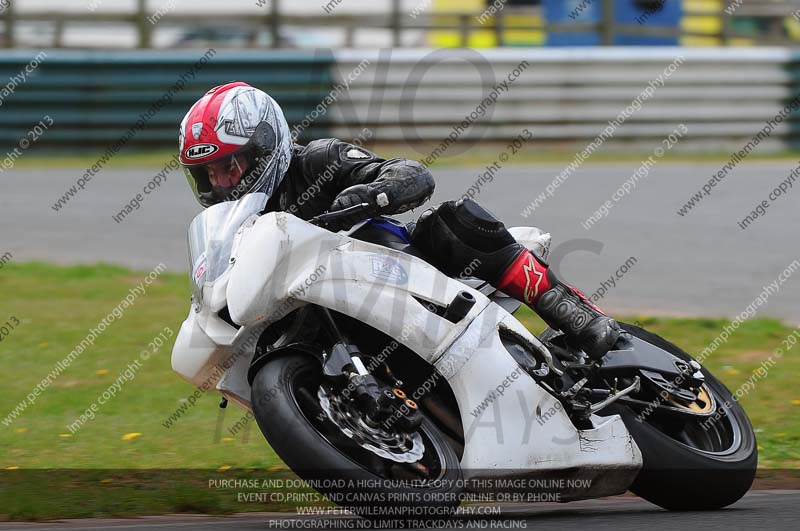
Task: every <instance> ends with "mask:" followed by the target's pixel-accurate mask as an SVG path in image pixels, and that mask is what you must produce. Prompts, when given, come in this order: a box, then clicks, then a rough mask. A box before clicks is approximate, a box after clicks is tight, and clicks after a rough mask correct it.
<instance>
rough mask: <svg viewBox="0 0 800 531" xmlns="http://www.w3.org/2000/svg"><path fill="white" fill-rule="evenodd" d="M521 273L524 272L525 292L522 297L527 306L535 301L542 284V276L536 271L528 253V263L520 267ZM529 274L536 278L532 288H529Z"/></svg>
mask: <svg viewBox="0 0 800 531" xmlns="http://www.w3.org/2000/svg"><path fill="white" fill-rule="evenodd" d="M522 271H524V272H525V291H524V293H523V296H524V297H525V302H526V303H527V304H532V303H533V301H535V300H536V298H537V297H538V296H539V285H540V284H541V283H542V279H543V278H544V274H543V273H541V272H540V271H539V270H538V269H536V263H535V262H534V261H533V255H532V254H530V253H529V254H528V263H527V264H525V265H523V266H522ZM531 272H533V274H534V275H535V276H536V279H535V280H536V282H535V283H534V284H533V288H531V280H532V279H531Z"/></svg>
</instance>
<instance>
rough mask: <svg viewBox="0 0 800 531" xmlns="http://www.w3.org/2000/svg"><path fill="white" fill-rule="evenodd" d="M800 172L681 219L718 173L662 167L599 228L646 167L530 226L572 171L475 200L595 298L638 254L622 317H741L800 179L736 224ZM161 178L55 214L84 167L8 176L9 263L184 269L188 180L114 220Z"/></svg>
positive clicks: (769, 166)
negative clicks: (541, 232)
mask: <svg viewBox="0 0 800 531" xmlns="http://www.w3.org/2000/svg"><path fill="white" fill-rule="evenodd" d="M165 162H166V161H165ZM796 165H797V162H796V161H793V160H788V159H787V160H783V161H769V162H765V161H748V162H744V163H742V164H741V165H740V166H738V167H737V168H736V169H735V170H734V171H732V172H731V173H730V174H729V175H728V177H727V178H726V179H725V180H724V181H722V182H721V183H719V184H717V185H716V187H715V188H714V189H713V192H712V194H711V195H710V196H709V197H706V198H704V199H703V200H702V201H701V202H700V203H698V204H697V206H696V207H695V208H694V209H693V210H692V211H691V212H690V213H689V214H688V215H686V216H683V217H681V216H679V215H677V214H676V211H677V210H678V209H679V208H680V207H681V206H682V205H683V204H684V203H685V202H686V201H687V200H688V199H689V198H690V197H691V195H692V194H693V193H695V192H696V191H697V190H698V189H700V188H701V187H702V185H703V184H704V183H705V182H707V180H708V179H709V178H710V177H711V176H712V175H713V174H714V173H716V172H717V171H718V170H719V169H720V167H721V164H720V163H717V162H712V163H668V162H663V163H660V164H657V165H656V166H655V167H654V168H652V169H651V171H650V174H649V175H648V176H647V177H645V178H643V179H641V180H640V181H639V183H638V185H637V187H636V188H635V189H634V190H633V191H632V192H631V193H630V195H628V196H627V197H624V198H623V199H621V200H620V201H619V202H618V203H616V204H614V206H613V208H612V209H611V210H610V212H609V214H608V216H607V217H605V218H604V219H602V220H600V221H599V222H598V223H597V224H596V225H594V226H593V227H591V229H590V230H586V229H584V228H583V227H582V223H583V222H584V221H585V220H586V219H587V218H588V217H589V216H590V215H591V214H592V213H593V212H594V211H595V210H597V209H598V208H599V207H600V206H601V204H602V203H604V202H605V201H606V200H608V199H611V196H612V194H613V193H614V191H615V190H616V189H617V188H618V187H619V186H621V185H622V184H623V183H624V182H625V180H626V179H628V178H629V177H630V176H631V174H632V173H633V172H634V171H635V170H636V169H637V168H638V167H639V166H640V163H639V162H638V161H631V162H625V163H614V164H591V163H587V164H585V165H584V166H582V167H581V168H580V169H579V170H578V171H577V172H575V173H574V174H573V175H572V176H571V177H570V178H569V179H568V180H567V181H566V182H565V183H563V184H562V185H561V186H560V187H559V188H558V189H557V190H556V191H555V193H554V194H553V196H552V197H549V198H547V199H546V201H545V202H544V203H543V204H542V206H541V207H539V208H538V209H537V210H536V211H535V213H533V215H531V216H529V217H528V218H525V217H523V216H522V215H521V212H522V210H523V208H524V207H525V206H526V205H528V204H529V203H530V202H531V201H533V200H534V198H535V197H536V195H537V194H538V193H539V192H540V191H542V190H545V188H546V186H547V185H548V184H550V183H551V182H552V181H553V179H554V178H555V177H556V176H557V175H558V174H559V173H560V172H561V171H562V170H563V169H564V167H565V166H564V165H563V164H544V165H537V166H512V165H507V166H505V167H503V168H501V169H500V171H499V172H498V173H496V174H495V175H494V176H493V181H492V182H485V183H484V184H482V185H481V187H480V192H479V193H478V194H477V195H476V199H477V200H478V201H480V202H481V203H482V204H484V205H485V206H487V207H488V208H489V209H491V210H492V211H494V212H495V213H496V214H497V215H498V216H499V217H500V218H501V219H502V220H503V221H505V222H506V224H507V225H509V226H513V225H535V226H539V227H542V228H544V229H545V230H547V231H549V232H551V233H552V235H553V253H554V256H553V257H552V258H551V261H552V262H553V263H554V264H555V265H556V267H557V270H558V271H560V273H561V274H562V276H563V277H565V278H566V280H567V281H569V282H571V283H573V284H575V285H577V286H578V287H580V288H581V289H583V290H584V291H585V292H586V293H587V294H592V293H594V292H595V290H597V289H598V288H599V287H600V285H601V283H602V282H603V281H604V280H605V279H608V278H609V277H610V276H612V275H614V274H615V272H616V271H617V270H618V268H619V267H620V266H621V265H622V264H624V263H625V262H626V261H627V260H628V259H629V258H630V257H634V258H635V260H636V263H635V264H633V265H632V267H630V269H629V271H628V272H627V273H626V274H625V275H624V276H623V278H621V279H619V280H617V281H616V284H617V285H616V287H612V288H610V289H609V291H608V293H607V294H606V295H605V296H604V298H603V299H602V300H601V301H600V305H601V306H603V307H605V308H606V309H608V310H609V311H611V312H612V313H624V312H636V313H639V312H641V313H648V314H677V315H706V316H708V315H713V316H734V315H737V314H739V313H740V312H742V311H743V310H744V309H745V308H746V307H747V306H748V305H749V304H750V303H751V302H752V301H753V299H754V298H755V297H756V296H758V294H759V293H760V292H761V290H762V286H764V285H766V284H769V283H770V282H773V281H775V280H776V279H777V276H778V274H779V273H781V271H783V270H784V269H785V268H786V267H787V265H789V264H790V263H792V261H793V260H795V259H800V249H799V248H798V246H797V241H798V236H797V227H798V226H799V225H800V209H798V201H800V190H795V189H794V188H800V181H797V182H796V183H795V186H794V187H793V188H792V189H790V190H789V191H788V192H787V193H786V194H785V195H784V196H782V197H780V198H779V199H777V200H776V201H775V202H774V203H773V204H772V205H771V206H770V207H769V208H768V209H767V213H766V215H765V216H763V217H760V218H759V219H757V220H756V221H755V222H754V223H753V224H752V225H751V226H750V227H748V228H747V229H746V230H742V229H740V228H739V226H738V225H737V222H738V221H740V220H741V219H743V218H744V217H745V216H746V215H747V214H748V213H749V212H750V211H751V210H752V209H753V208H754V207H755V206H756V204H757V203H758V202H760V201H761V200H762V199H766V197H767V195H768V194H769V193H770V191H772V190H773V188H774V187H775V186H777V185H778V184H779V183H780V182H781V181H782V180H784V179H786V178H787V176H788V175H789V173H790V172H791V170H792V169H793V168H794V167H795V166H796ZM159 170H160V168H157V167H154V168H148V169H141V170H139V169H131V170H104V171H102V172H101V173H100V174H98V175H97V176H96V177H94V179H93V180H92V181H91V182H89V183H88V184H87V185H86V187H85V189H84V190H83V191H81V192H80V193H79V194H78V195H77V196H75V197H74V198H73V199H72V200H71V201H70V202H69V203H68V204H67V206H66V207H64V208H62V209H61V210H60V211H58V212H56V211H54V210H53V209H52V208H51V205H52V204H53V203H54V202H55V201H56V200H57V199H58V198H59V197H60V196H61V195H62V194H63V193H64V192H65V191H66V190H67V189H68V188H69V187H70V186H71V185H73V184H74V183H75V181H76V180H77V178H78V177H79V176H80V175H81V174H82V173H83V169H70V170H30V169H22V170H14V169H12V170H7V171H5V172H4V175H3V182H4V183H5V186H4V187H3V191H2V193H0V223H2V226H3V228H4V231H3V237H2V243H0V254H2V253H5V252H10V253H12V254H13V256H14V260H15V261H16V260H20V261H23V260H31V259H39V260H48V261H54V262H57V263H95V262H100V261H102V262H109V263H116V264H122V265H126V266H131V267H134V268H137V269H139V270H142V271H149V270H150V269H152V268H153V267H154V266H155V265H156V264H158V263H159V262H163V263H164V264H166V265H167V267H168V268H169V269H171V270H173V271H185V270H187V269H188V267H187V259H186V236H185V230H186V227H187V226H188V224H189V222H190V221H191V219H192V218H193V217H194V215H196V214H197V212H198V211H199V210H200V208H199V206H198V205H197V204H196V203H195V202H194V198H193V197H192V195H191V194H190V192H189V190H188V188H187V186H186V182H185V178H184V176H183V173H182V172H181V171H171V172H170V173H169V174H168V175H167V182H166V183H165V184H163V185H162V186H161V187H160V188H159V189H157V190H156V191H155V192H153V193H151V194H149V195H145V196H144V202H143V204H142V206H141V208H140V209H139V210H135V211H134V212H133V213H132V214H130V215H129V216H128V217H127V218H125V219H124V220H123V221H122V222H121V223H116V222H115V221H114V220H113V219H112V216H113V215H114V214H115V213H117V212H119V211H120V210H121V209H122V208H123V207H124V205H125V204H126V203H128V202H129V201H130V199H131V198H132V197H133V196H134V195H135V194H136V193H139V192H141V191H142V188H143V186H144V185H145V184H146V183H147V182H148V181H149V180H150V179H152V178H153V176H154V175H155V174H156V173H157V172H158V171H159ZM482 171H483V170H482V169H481V168H463V167H448V168H442V169H436V170H435V172H434V174H435V177H436V181H437V189H436V194H435V196H434V201H444V200H446V199H449V198H454V197H458V196H461V195H462V194H463V193H465V191H466V190H467V189H469V188H470V186H472V185H473V184H474V183H475V182H476V180H478V178H479V175H480V174H481V172H482ZM484 180H485V179H484ZM419 212H421V210H419V209H418V210H417V214H418V213H419ZM798 300H800V274H796V275H795V276H794V277H793V278H789V280H788V281H787V282H786V283H784V284H782V285H781V287H780V291H779V292H778V293H777V294H774V295H772V296H770V298H769V301H768V303H767V304H766V306H764V307H762V308H761V309H760V310H759V313H758V315H761V316H774V317H779V318H782V319H784V320H786V321H788V322H790V323H793V324H798V323H800V305H798V304H796V302H797V301H798Z"/></svg>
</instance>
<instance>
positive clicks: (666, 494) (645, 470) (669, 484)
mask: <svg viewBox="0 0 800 531" xmlns="http://www.w3.org/2000/svg"><path fill="white" fill-rule="evenodd" d="M620 326H621V327H622V328H623V329H624V330H625V331H627V332H629V333H630V334H632V335H634V336H636V337H638V338H639V339H642V340H644V341H647V342H648V343H650V344H651V345H654V346H657V347H659V348H661V349H662V350H665V351H667V352H669V353H670V354H673V355H674V356H677V357H679V358H681V359H683V360H685V361H687V362H688V361H690V360H691V359H692V358H691V356H689V354H687V353H686V352H684V351H683V350H681V349H680V348H678V347H677V346H675V345H673V344H672V343H670V342H669V341H667V340H665V339H663V338H661V337H659V336H657V335H655V334H652V333H650V332H648V331H646V330H644V329H642V328H639V327H637V326H634V325H630V324H625V323H620ZM703 375H704V376H705V384H704V386H703V391H704V393H701V397H703V398H704V399H705V400H706V401H708V399H709V398H710V399H712V400H713V402H714V403H715V404H716V412H715V413H714V414H712V415H697V414H689V413H688V412H687V414H680V413H677V414H676V413H675V412H667V413H664V412H660V411H659V410H658V409H654V410H651V411H649V412H647V411H643V410H638V411H637V410H634V409H633V408H632V407H630V406H628V405H621V404H620V403H617V404H615V405H613V406H611V407H609V408H607V409H605V410H604V411H603V414H609V413H618V414H619V415H621V417H622V419H623V421H624V422H625V425H626V426H627V428H628V430H629V431H630V433H631V435H633V438H634V440H635V441H636V444H637V445H638V446H639V449H640V450H641V451H642V458H643V461H644V464H643V466H642V470H641V471H640V472H639V475H638V476H637V478H636V481H635V482H634V483H633V485H632V486H631V491H633V492H634V493H635V494H637V495H638V496H641V497H642V498H644V499H646V500H648V501H650V502H652V503H655V504H656V505H659V506H661V507H663V508H665V509H670V510H712V509H720V508H722V507H725V506H727V505H730V504H732V503H734V502H735V501H737V500H739V499H740V498H741V497H742V496H744V494H745V493H746V492H747V491H748V489H749V488H750V486H751V485H752V483H753V478H754V477H755V473H756V465H757V462H758V450H757V444H756V437H755V433H754V432H753V428H752V426H751V425H750V421H749V419H748V418H747V414H746V413H745V412H744V410H743V409H742V407H741V405H739V403H738V402H737V401H736V400H735V399H734V397H733V395H732V394H731V392H730V391H729V390H728V389H727V388H726V387H725V385H724V384H722V382H720V381H719V380H717V379H716V378H715V377H714V375H713V374H711V373H710V372H709V371H708V370H706V369H703ZM706 406H707V404H703V403H701V404H699V406H698V405H697V404H689V405H687V406H686V407H687V410H689V411H693V412H695V413H696V412H697V411H702V408H703V407H706Z"/></svg>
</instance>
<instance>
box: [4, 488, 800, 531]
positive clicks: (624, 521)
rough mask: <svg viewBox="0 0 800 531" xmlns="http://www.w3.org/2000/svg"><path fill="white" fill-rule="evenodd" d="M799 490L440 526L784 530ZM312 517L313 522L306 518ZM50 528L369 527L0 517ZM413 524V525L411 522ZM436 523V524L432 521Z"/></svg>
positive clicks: (605, 503)
mask: <svg viewBox="0 0 800 531" xmlns="http://www.w3.org/2000/svg"><path fill="white" fill-rule="evenodd" d="M798 506H800V491H796V490H794V491H789V490H784V491H751V492H750V493H748V494H747V495H746V496H745V497H744V498H742V499H741V500H739V501H738V502H737V503H735V504H734V505H732V506H730V507H728V508H726V509H723V510H720V511H711V512H680V513H673V512H667V511H664V510H662V509H660V508H658V507H656V506H654V505H651V504H649V503H647V502H646V501H643V500H641V499H640V498H635V497H631V496H626V497H616V498H605V499H600V500H588V501H582V502H573V503H568V504H557V503H542V504H535V505H505V506H502V509H501V510H502V512H501V514H500V515H499V516H497V515H496V516H493V517H485V518H480V517H463V518H458V519H457V520H455V521H454V523H453V525H451V526H449V527H442V528H441V529H545V528H546V529H549V530H563V531H571V530H581V531H585V530H592V531H606V530H608V531H628V530H630V531H634V530H635V531H641V530H642V529H647V530H648V531H675V530H678V529H690V530H693V531H717V530H724V531H739V530H748V531H757V530H765V531H775V530H781V531H790V530H795V529H800V523H799V519H800V509H798ZM312 520H313V522H312ZM51 529H52V530H55V529H59V530H60V529H68V530H79V529H90V530H95V531H99V530H104V529H126V530H129V531H155V530H161V529H165V530H166V529H182V530H186V531H215V530H219V529H235V530H241V529H253V530H256V529H258V530H271V529H276V530H282V529H332V530H346V529H370V526H369V525H368V524H367V523H366V522H365V521H362V520H359V519H358V518H356V517H352V516H346V515H341V516H331V517H325V518H324V519H321V518H320V517H313V516H292V515H285V514H281V513H253V514H241V515H236V516H232V517H208V516H193V515H173V516H160V517H143V518H136V519H124V520H117V519H115V520H106V519H95V520H65V521H60V522H52V523H15V522H6V523H0V531H11V530H19V531H49V530H51ZM411 529H413V528H411ZM437 529H440V528H439V527H437Z"/></svg>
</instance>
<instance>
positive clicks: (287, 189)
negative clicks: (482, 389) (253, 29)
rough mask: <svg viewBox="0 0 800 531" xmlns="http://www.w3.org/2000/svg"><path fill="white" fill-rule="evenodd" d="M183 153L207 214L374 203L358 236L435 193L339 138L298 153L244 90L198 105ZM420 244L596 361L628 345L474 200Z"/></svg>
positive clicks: (215, 93) (232, 88) (422, 236)
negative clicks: (258, 198)
mask: <svg viewBox="0 0 800 531" xmlns="http://www.w3.org/2000/svg"><path fill="white" fill-rule="evenodd" d="M179 144H180V162H181V164H182V165H183V166H184V168H185V170H186V175H187V178H188V180H189V185H190V186H191V187H192V189H193V191H194V193H195V195H196V197H197V199H198V201H199V202H200V204H201V205H203V206H204V207H209V206H211V205H214V204H216V203H219V202H222V201H231V200H236V199H239V198H240V197H242V196H243V195H244V194H247V193H251V192H260V193H263V194H265V196H266V198H267V199H266V204H265V207H264V210H263V212H264V213H266V212H274V211H288V212H291V213H293V214H295V215H296V216H298V217H300V218H302V219H310V218H312V217H314V216H316V215H319V214H322V213H323V212H325V211H331V212H333V211H338V210H342V209H345V208H347V207H350V206H353V205H356V204H360V203H368V204H369V205H370V210H369V212H367V213H362V214H354V215H351V216H348V217H346V218H344V220H343V221H340V223H341V226H340V227H338V228H349V227H350V226H352V225H354V224H355V223H357V222H359V221H362V220H363V219H366V218H367V217H371V216H375V215H379V214H397V213H401V212H405V211H407V210H410V209H412V208H414V207H417V206H419V205H421V204H422V203H424V202H425V201H427V200H428V199H429V198H430V197H431V195H432V194H433V189H434V182H433V177H432V176H431V174H430V172H429V171H428V170H427V168H425V167H424V166H423V165H421V164H420V163H418V162H416V161H413V160H407V159H389V160H384V159H382V158H380V157H378V156H377V155H375V154H374V153H372V152H370V151H368V150H366V149H363V148H361V147H358V146H355V145H353V144H349V143H347V142H343V141H341V140H337V139H334V138H329V139H320V140H314V141H312V142H310V143H309V144H308V145H307V146H299V145H296V144H294V143H293V141H292V137H291V134H290V133H289V126H288V124H287V123H286V119H285V118H284V115H283V111H282V110H281V108H280V106H279V105H278V104H277V103H276V102H275V100H273V99H272V98H271V97H270V96H269V95H267V94H266V93H265V92H263V91H261V90H259V89H256V88H254V87H252V86H250V85H248V84H247V83H242V82H233V83H227V84H225V85H220V86H218V87H214V88H212V89H211V90H209V91H208V92H207V93H206V94H205V95H204V96H203V97H202V98H201V99H200V100H199V101H197V102H196V103H195V104H194V105H193V106H192V108H191V109H190V110H189V112H188V113H187V114H186V116H185V117H184V118H183V121H182V122H181V129H180V140H179ZM411 241H412V244H413V245H414V247H416V248H417V249H419V250H420V251H421V252H422V253H423V254H424V256H425V257H426V259H428V261H430V262H431V263H432V264H433V265H435V266H436V267H437V268H439V269H441V270H442V271H444V272H445V273H447V274H450V275H458V274H459V273H461V272H463V271H464V270H465V269H466V268H467V267H469V268H470V270H472V275H473V276H475V277H477V278H479V279H481V280H484V281H487V282H489V283H490V284H492V285H493V286H495V287H496V288H497V289H499V290H501V291H503V292H504V293H506V294H507V295H509V296H511V297H514V298H515V299H518V300H519V301H521V302H524V303H525V304H527V305H528V306H530V307H531V308H532V309H533V310H534V311H536V313H538V314H539V315H540V316H541V317H542V318H543V319H544V320H545V321H547V323H548V324H549V325H550V326H552V327H553V328H556V329H559V330H561V331H562V332H564V333H565V334H566V335H567V336H568V337H569V338H570V339H571V340H572V341H573V342H574V343H575V344H576V345H577V346H578V347H580V348H581V349H583V350H584V351H585V352H586V353H587V354H589V355H590V356H592V357H600V356H602V355H603V354H605V353H606V352H607V351H608V350H609V349H610V348H611V347H612V346H613V345H614V343H615V342H616V340H617V338H618V337H619V333H620V332H619V325H618V324H617V323H616V321H614V319H612V318H610V317H607V316H606V315H605V314H604V313H603V312H602V311H600V310H599V309H598V308H597V307H596V306H594V305H593V304H592V303H590V302H589V301H588V300H587V298H586V297H585V296H584V295H583V294H582V293H581V292H580V291H578V290H577V289H575V288H572V287H570V286H567V285H566V284H564V283H563V282H561V281H559V280H558V279H557V278H556V277H555V275H554V274H553V271H552V270H551V269H549V268H548V265H547V263H546V262H545V261H544V260H543V259H542V258H541V257H538V256H536V255H535V254H534V253H532V252H531V251H530V250H528V249H526V248H525V247H524V246H522V245H521V244H520V243H518V242H517V241H516V240H515V239H514V238H513V237H512V236H511V234H509V232H508V231H507V230H506V228H505V226H504V225H503V223H502V222H500V221H499V220H497V219H496V218H495V217H494V216H493V215H492V214H491V213H489V212H488V211H487V210H485V209H484V208H482V207H481V206H480V205H478V203H476V202H475V201H473V200H471V199H462V200H459V201H446V202H444V203H442V204H440V205H438V206H435V207H433V208H430V209H428V210H426V211H425V212H424V213H423V214H422V215H421V216H420V218H419V220H418V221H417V223H416V225H415V226H414V227H413V229H412V231H411ZM476 259H477V262H478V264H479V265H478V266H477V268H476V267H475V265H474V264H475V263H476Z"/></svg>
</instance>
